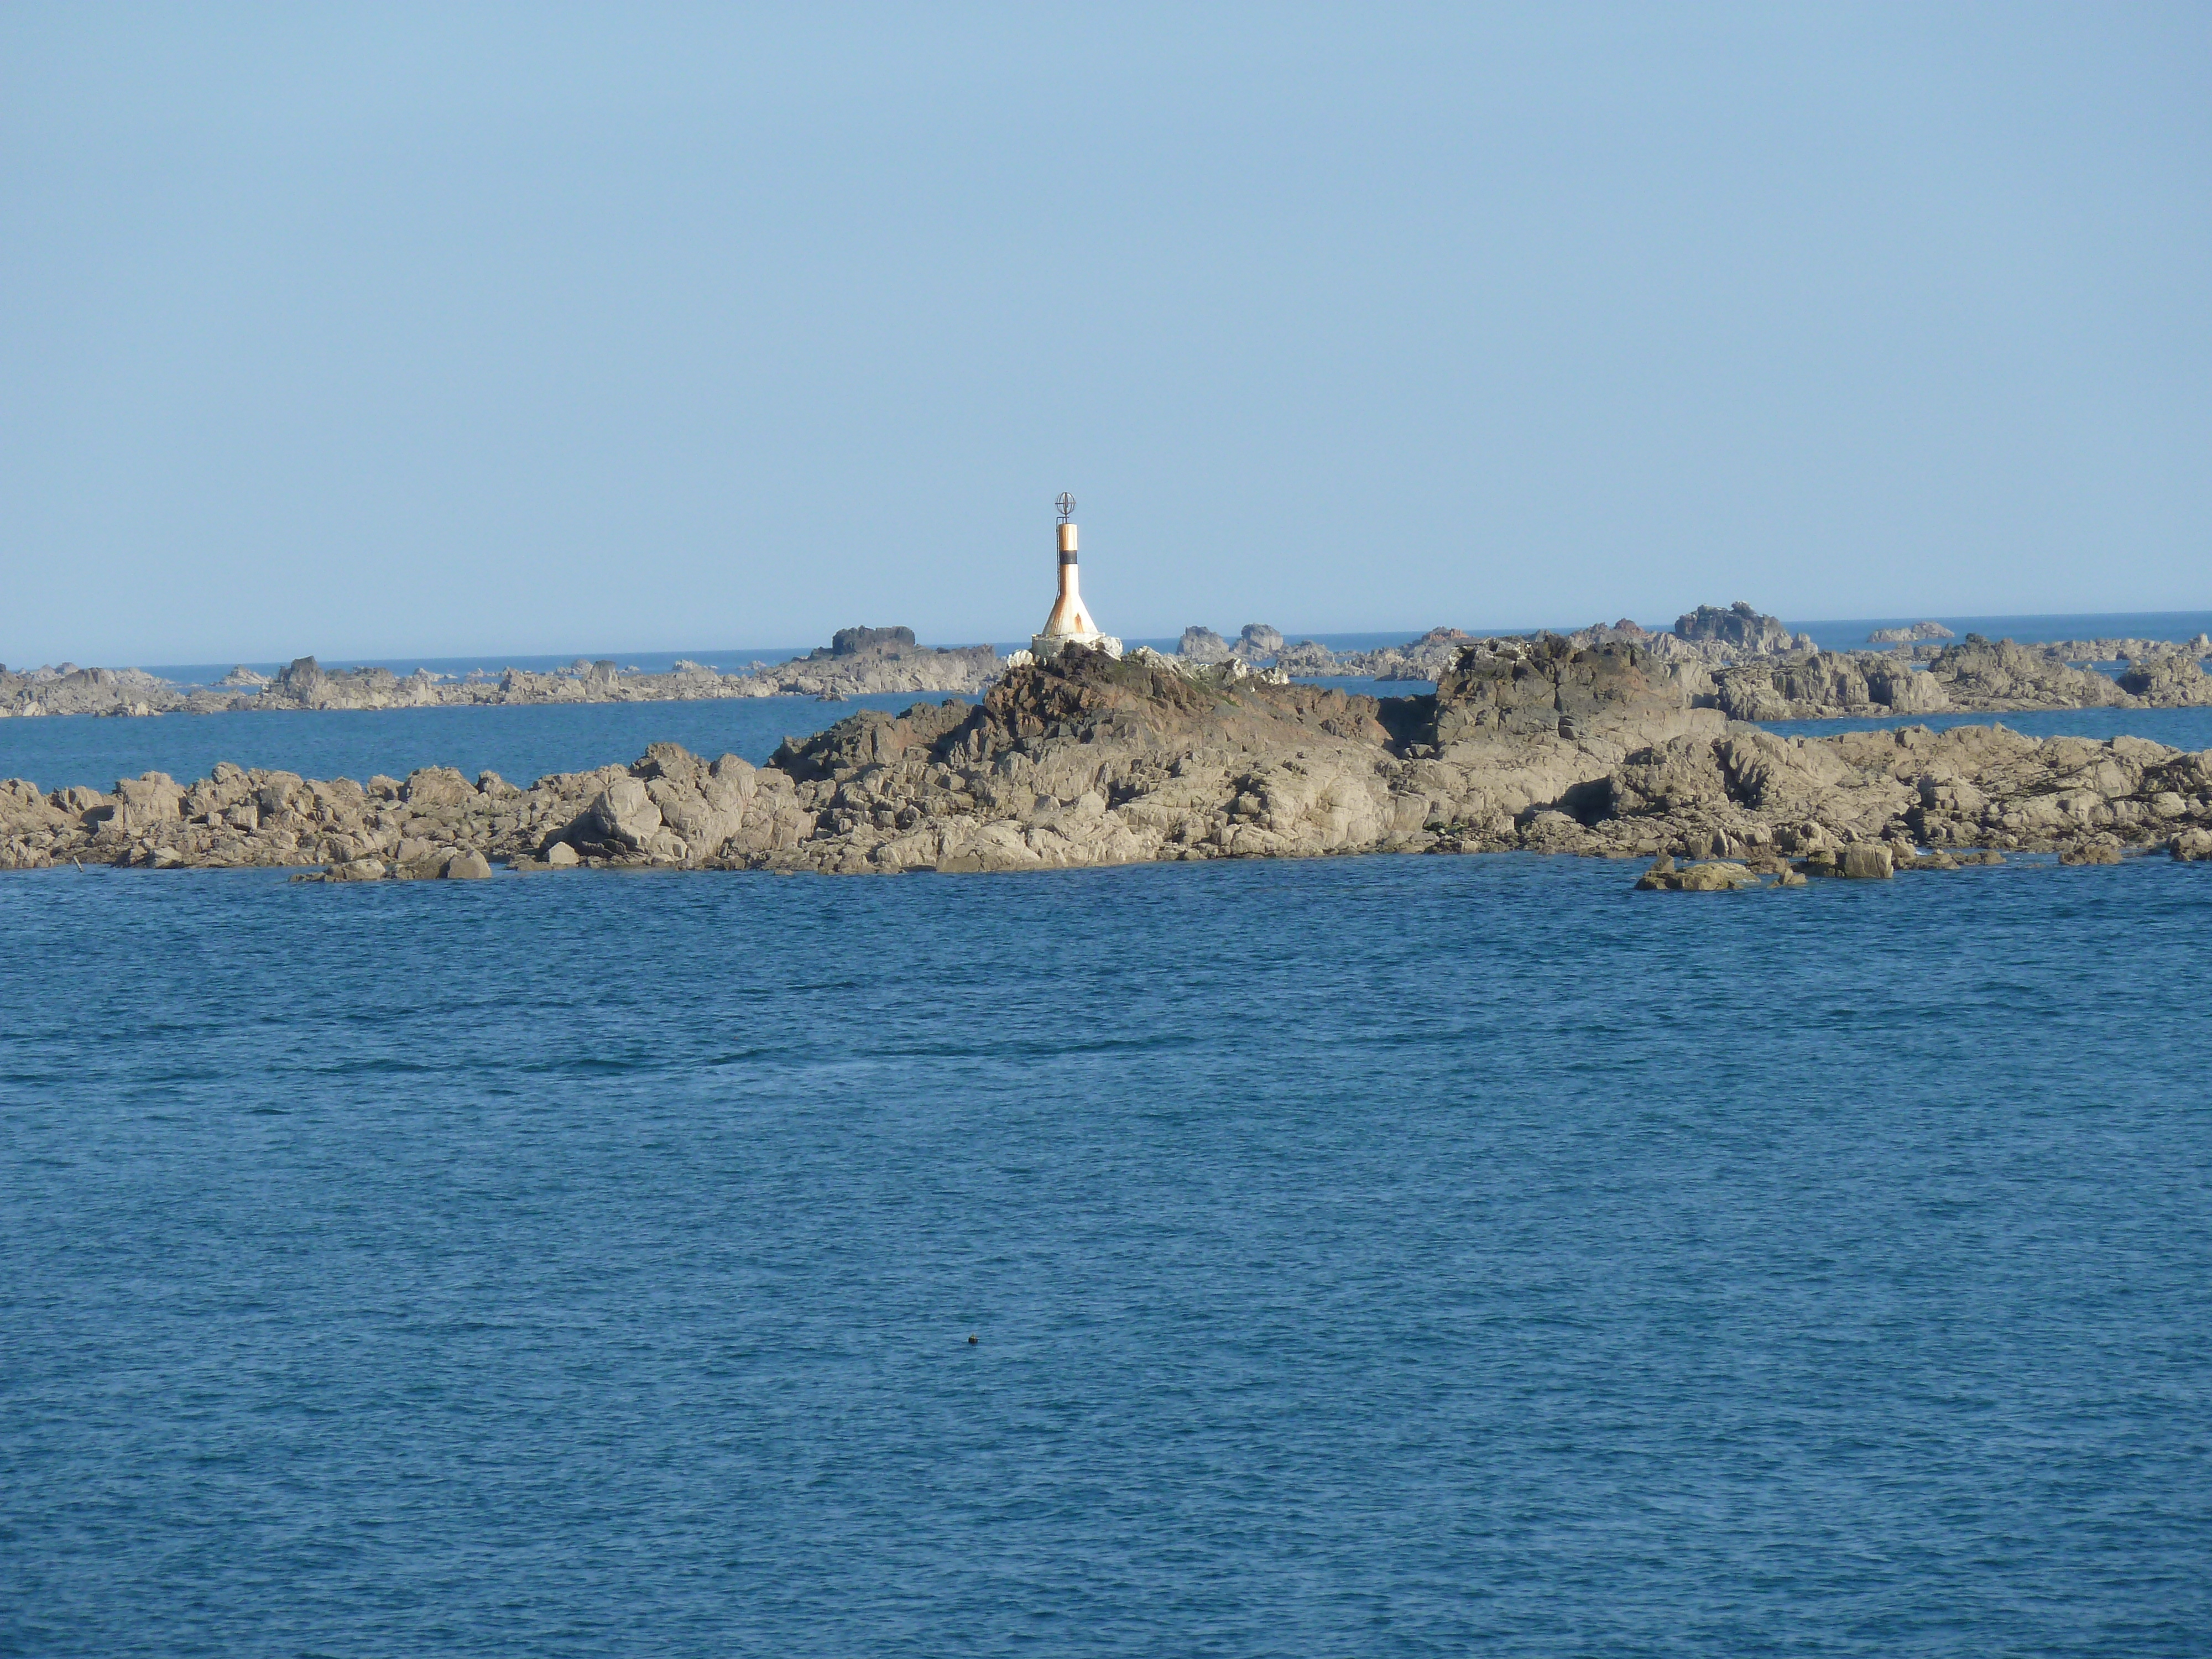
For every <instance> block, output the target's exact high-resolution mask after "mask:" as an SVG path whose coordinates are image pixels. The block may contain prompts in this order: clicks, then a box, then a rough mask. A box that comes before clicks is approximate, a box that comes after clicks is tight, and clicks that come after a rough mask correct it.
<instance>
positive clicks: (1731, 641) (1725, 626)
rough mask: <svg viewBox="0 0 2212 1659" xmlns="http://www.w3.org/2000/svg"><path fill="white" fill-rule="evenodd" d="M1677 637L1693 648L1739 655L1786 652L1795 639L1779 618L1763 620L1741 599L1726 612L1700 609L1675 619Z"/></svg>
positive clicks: (1705, 608) (1703, 607) (1715, 606)
mask: <svg viewBox="0 0 2212 1659" xmlns="http://www.w3.org/2000/svg"><path fill="white" fill-rule="evenodd" d="M1674 632H1675V634H1676V635H1678V636H1679V637H1680V638H1682V639H1685V640H1688V641H1691V642H1692V643H1693V644H1705V643H1707V642H1710V643H1712V644H1715V645H1726V646H1732V647H1735V649H1737V650H1739V651H1787V650H1789V649H1790V647H1792V646H1793V645H1795V644H1796V635H1793V634H1791V633H1790V629H1789V627H1788V626H1787V624H1785V623H1784V622H1783V621H1782V619H1781V618H1780V617H1765V616H1761V615H1760V614H1759V612H1758V611H1754V610H1753V609H1752V608H1751V606H1750V605H1748V604H1747V603H1746V602H1745V601H1743V600H1741V599H1738V600H1737V601H1736V602H1735V604H1734V605H1730V606H1729V608H1728V609H1727V610H1725V611H1723V610H1722V609H1721V608H1720V607H1719V606H1718V605H1699V607H1698V608H1697V609H1696V610H1695V611H1686V612H1685V613H1684V614H1683V615H1681V616H1680V617H1676V618H1675V619H1674Z"/></svg>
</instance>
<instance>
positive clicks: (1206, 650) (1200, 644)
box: [1176, 628, 1229, 662]
mask: <svg viewBox="0 0 2212 1659" xmlns="http://www.w3.org/2000/svg"><path fill="white" fill-rule="evenodd" d="M1176 655H1177V656H1182V657H1188V658H1189V659H1191V660H1192V661H1193V662H1227V661H1228V660H1229V641H1226V640H1225V639H1223V638H1222V637H1221V635H1218V634H1217V633H1215V632H1214V631H1213V630H1212V629H1210V628H1186V629H1183V630H1182V640H1181V641H1180V642H1178V643H1177V645H1176Z"/></svg>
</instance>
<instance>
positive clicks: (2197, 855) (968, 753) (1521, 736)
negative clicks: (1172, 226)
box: [0, 635, 2212, 890]
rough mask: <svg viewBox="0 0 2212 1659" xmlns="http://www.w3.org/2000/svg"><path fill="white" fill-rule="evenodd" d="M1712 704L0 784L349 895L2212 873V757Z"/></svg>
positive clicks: (1050, 726)
mask: <svg viewBox="0 0 2212 1659" xmlns="http://www.w3.org/2000/svg"><path fill="white" fill-rule="evenodd" d="M1695 679H1696V675H1695V672H1694V665H1690V664H1686V663H1684V662H1681V661H1678V660H1671V659H1668V657H1666V656H1665V655H1663V654H1662V653H1654V652H1652V651H1650V650H1647V649H1645V648H1644V647H1640V646H1637V645H1634V644H1624V643H1617V642H1616V643H1608V644H1602V645H1583V646H1577V644H1575V643H1574V642H1573V641H1571V640H1569V639H1565V638H1563V637H1559V636H1556V635H1551V636H1539V637H1537V638H1535V639H1533V640H1525V641H1518V642H1517V643H1516V645H1515V646H1514V647H1511V648H1507V649H1501V648H1493V647H1492V644H1491V643H1490V642H1480V643H1478V644H1476V645H1472V646H1468V647H1462V649H1461V651H1460V653H1459V654H1458V657H1457V659H1456V660H1455V664H1454V665H1453V666H1452V667H1451V668H1450V669H1449V670H1448V671H1445V672H1444V673H1443V675H1442V676H1441V677H1440V678H1439V681H1438V684H1437V690H1436V692H1435V693H1434V694H1433V695H1431V696H1413V697H1392V698H1375V697H1369V696H1351V695H1347V694H1346V693H1345V692H1342V691H1339V690H1330V689H1327V688H1323V687H1317V686H1311V685H1304V684H1289V683H1285V681H1284V679H1283V677H1282V676H1280V675H1279V674H1273V673H1270V674H1255V673H1253V672H1252V671H1250V670H1249V667H1247V665H1244V664H1243V663H1242V662H1238V661H1232V662H1230V663H1226V664H1220V665H1203V664H1196V663H1192V662H1189V661H1187V660H1184V659H1180V658H1176V657H1166V656H1162V655H1159V654H1158V653H1133V654H1132V655H1131V656H1130V657H1129V658H1127V659H1121V660H1116V659H1113V658H1111V657H1109V656H1108V655H1106V654H1104V653H1098V652H1090V651H1083V650H1076V651H1071V652H1069V653H1066V655H1064V656H1063V657H1061V658H1060V659H1057V660H1056V661H1054V662H1052V663H1049V664H1045V665H1025V666H1020V667H1017V668H1014V669H1012V670H1009V671H1007V672H1006V673H1005V674H1004V675H1003V676H1002V677H1001V678H1000V679H999V681H998V682H997V683H996V684H994V685H993V687H992V688H991V689H990V690H989V691H988V692H987V694H986V695H985V696H984V697H983V698H982V699H981V702H974V703H971V702H964V701H959V700H947V701H945V702H937V703H930V702H923V703H918V704H916V705H915V707H913V708H909V709H908V710H907V711H906V712H905V713H903V714H897V715H891V714H881V713H878V712H875V711H872V710H867V711H862V712H860V713H858V714H854V715H853V716H852V717H851V718H849V719H848V720H843V721H841V722H840V723H838V724H837V725H836V726H832V727H830V728H829V730H827V731H825V732H821V733H818V734H817V735H816V736H814V737H812V738H807V739H805V741H803V742H791V743H787V744H785V745H784V746H783V747H782V748H781V749H780V750H778V751H777V752H776V754H775V756H774V757H773V758H772V759H771V760H770V761H769V763H768V764H767V765H765V766H760V767H755V766H752V765H750V764H749V763H746V762H745V761H744V760H742V759H740V758H738V757H736V756H733V755H725V756H723V757H720V759H718V760H714V761H712V762H708V761H707V760H704V759H702V758H701V757H696V756H693V755H690V754H689V753H687V752H686V751H684V750H682V749H681V748H678V746H676V745H674V744H655V745H653V747H652V748H650V749H648V750H647V752H646V754H645V755H644V756H643V757H641V758H640V759H639V760H638V761H636V762H635V763H632V764H630V765H629V766H609V767H604V768H601V769H597V770H595V771H590V772H581V773H565V774H558V775H552V776H549V777H545V778H541V779H539V780H538V781H536V782H535V783H534V784H532V785H531V786H530V787H518V786H516V785H514V784H511V783H509V782H507V781H505V780H504V779H501V778H500V777H498V776H497V775H495V774H491V773H485V774H483V775H480V776H478V777H477V779H476V780H475V781H473V782H472V781H470V780H468V779H466V778H465V777H463V776H462V775H460V774H459V773H458V772H455V771H453V770H452V769H447V768H428V769H423V770H420V771H417V772H416V773H414V774H412V775H410V776H409V777H407V778H405V779H404V780H402V779H395V778H386V777H376V778H371V779H369V780H368V781H366V782H362V783H356V782H354V781H349V780H344V779H337V780H329V781H324V780H311V779H306V778H302V777H300V776H298V775H295V774H292V773H287V772H270V771H247V770H245V769H240V768H237V767H234V766H219V767H217V768H216V770H215V772H214V774H213V775H211V776H210V777H207V778H204V779H200V780H198V781H195V782H193V783H191V784H189V785H179V784H178V783H176V782H174V781H172V780H171V779H169V778H167V777H166V776H163V775H160V774H152V773H149V774H147V775H144V776H143V777H139V778H136V779H126V780H123V781H119V782H118V784H117V785H116V786H115V787H114V789H113V790H112V792H100V791H95V790H92V789H89V788H85V787H74V788H69V789H63V790H57V791H54V792H52V793H41V792H40V790H39V789H38V788H37V787H35V786H33V785H32V784H29V783H27V782H24V781H21V780H16V781H10V782H8V783H6V784H4V785H0V867H4V868H13V869H24V868H40V867H51V866H57V865H68V864H70V863H91V862H94V861H98V862H101V863H106V864H112V865H121V866H143V867H150V868H155V869H170V868H185V867H191V868H211V867H236V866H298V867H302V868H305V867H307V866H313V867H314V868H316V869H318V870H319V871H320V872H324V873H325V874H326V875H327V877H328V878H331V879H337V880H360V879H380V878H419V877H424V876H443V877H448V878H466V877H469V876H481V875H487V874H489V872H490V870H491V866H492V865H493V864H494V863H504V864H507V865H508V866H512V867H513V868H515V869H518V870H524V871H540V870H547V869H552V868H557V867H561V866H579V865H581V866H599V867H638V868H651V867H663V868H671V869H767V870H784V871H816V872H831V873H863V872H901V871H919V870H934V871H941V872H969V871H1002V870H1019V869H1042V868H1066V867H1074V866H1093V865H1106V864H1121V863H1131V862H1139V861H1148V860H1207V859H1216V858H1255V857H1257V858H1278V857H1280V858H1296V857H1309V856H1316V855H1322V854H1349V853H1368V852H1402V853H1474V852H1491V851H1507V850H1517V851H1531V852H1545V853H1571V854H1588V855H1595V856H1604V857H1621V858H1631V857H1640V858H1644V859H1648V860H1652V861H1653V868H1652V870H1651V871H1650V873H1649V874H1648V875H1647V876H1646V878H1645V884H1647V885H1653V886H1680V887H1688V888H1691V889H1692V890H1696V889H1699V888H1700V887H1711V886H1716V885H1717V886H1729V885H1738V884H1742V883H1743V882H1746V881H1755V880H1757V879H1759V878H1760V877H1762V876H1765V877H1767V878H1774V879H1784V880H1788V879H1796V878H1803V877H1807V876H1815V875H1823V874H1837V875H1842V876H1886V875H1888V874H1889V873H1891V872H1893V871H1896V870H1899V869H1910V870H1926V869H1944V868H1955V867H1957V866H1958V865H1959V864H1960V862H1962V861H1964V860H1966V859H1968V858H1970V857H1972V858H1975V859H1981V858H1986V857H1988V856H1989V855H1991V854H1996V855H1998V856H2002V854H2005V853H2010V852H2039V853H2056V854H2060V855H2061V856H2062V857H2063V858H2064V859H2066V860H2068V861H2069V862H2075V863H2112V862H2118V860H2121V859H2122V858H2123V857H2124V856H2127V855H2129V854H2139V853H2148V852H2153V851H2161V850H2162V851H2166V852H2169V853H2171V854H2173V855H2174V856H2176V857H2179V858H2181V859H2185V860H2198V859H2204V858H2208V857H2212V751H2207V752H2205V753H2203V754H2194V753H2188V752H2185V751H2182V750H2173V749H2169V748H2166V747H2164V746H2162V745H2160V744H2154V743H2149V742H2146V741H2144V740H2142V739H2140V738H2126V737H2123V738H2112V739H2111V740H2109V741H2106V742H2102V743H2099V742H2092V741H2089V740H2087V739H2081V738H2049V739H2045V740H2041V741H2038V740H2036V739H2034V738H2027V737H2025V736H2022V735H2021V734H2020V733H2017V732H2009V731H2007V730H2005V729H2004V728H2003V727H2002V726H1960V727H1956V728H1954V729H1953V730H1950V731H1948V732H1942V733H1940V734H1939V733H1936V732H1931V731H1929V730H1928V729H1927V728H1926V727H1924V726H1911V727H1906V728H1905V729H1903V730H1899V731H1881V732H1857V733H1850V734H1845V735H1843V736H1838V737H1832V738H1817V739H1812V738H1784V737H1780V736H1777V735H1775V734H1773V733H1771V732H1763V731H1760V730H1758V729H1756V728H1754V727H1751V726H1746V725H1744V724H1742V723H1741V722H1737V721H1732V720H1729V717H1728V716H1727V715H1726V714H1724V713H1723V711H1721V710H1719V709H1717V708H1704V707H1699V706H1698V701H1697V693H1696V692H1695V690H1694V689H1693V688H1694V684H1695ZM1678 861H1686V862H1687V863H1688V864H1689V865H1690V866H1691V867H1690V868H1689V869H1685V868H1683V867H1682V863H1680V862H1678ZM1700 872H1702V873H1700Z"/></svg>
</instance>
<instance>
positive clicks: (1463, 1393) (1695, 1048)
mask: <svg viewBox="0 0 2212 1659" xmlns="http://www.w3.org/2000/svg"><path fill="white" fill-rule="evenodd" d="M562 712H568V711H562ZM295 718H296V719H301V720H305V719H308V718H311V717H307V716H297V717H294V716H272V717H270V718H269V720H268V721H267V724H268V725H269V726H270V727H271V728H277V727H281V726H283V725H284V724H285V723H286V722H287V721H289V720H292V719H295ZM347 718H354V717H347ZM408 718H413V719H420V718H422V716H420V715H410V716H409V717H408ZM85 724H91V723H85ZM116 724H121V723H120V722H118V723H116ZM148 724H149V723H147V722H143V721H140V722H135V723H133V727H134V729H137V730H143V729H144V728H145V726H147V725H148ZM708 746H711V745H708ZM1634 874H1635V870H1634V868H1633V866H1629V865H1626V864H1622V863H1613V862H1606V861H1601V860H1577V859H1547V858H1540V857H1533V856H1522V855H1510V856H1498V857H1450V858H1419V857H1399V858H1389V857H1383V858H1354V859H1340V860H1313V861H1305V862H1278V863H1257V862H1255V863H1235V864H1226V863H1225V864H1215V865H1208V866H1146V867H1135V868H1124V869H1112V870H1100V871H1089V872H1061V873H1054V874H1044V875H1035V876H1011V877H1006V876H981V877H933V876H910V877H903V878H873V879H839V878H778V877H773V876H767V875H746V874H689V875H682V874H676V875H635V876H618V875H613V874H609V873H600V872H575V873H569V874H552V875H543V876H537V877H529V878H523V877H508V876H502V877H500V878H495V879H494V880H491V881H486V882H477V883H445V882H440V883H407V884H369V885H355V886H327V887H325V886H303V885H294V884H289V883H288V882H287V881H286V880H285V879H284V878H283V874H282V873H281V872H168V873H161V874H155V873H152V872H122V871H95V872H89V873H83V874H80V873H78V872H75V871H64V872H33V873H22V874H15V875H7V876H0V939H5V940H6V957H5V960H6V964H7V965H6V969H5V972H4V973H0V1651H5V1652H8V1653H20V1654H27V1655H30V1654H35V1655H41V1656H45V1655H88V1656H89V1655H100V1656H111V1655H128V1654H148V1655H164V1656H188V1655H209V1656H218V1655H219V1656H225V1659H236V1656H249V1655H271V1656H275V1655H284V1656H295V1655H325V1656H363V1659H367V1656H392V1655H425V1656H429V1655H435V1656H453V1655H514V1656H547V1655H578V1656H583V1655H592V1656H603V1655H615V1656H629V1655H637V1656H647V1655H650V1656H667V1655H682V1656H689V1655H702V1656H703V1655H717V1656H720V1655H733V1654H736V1655H752V1654H760V1655H778V1656H784V1655H825V1656H826V1655H840V1656H842V1655H853V1654H871V1655H873V1654H887V1655H896V1654H914V1655H930V1656H937V1655H944V1654H948V1653H961V1654H1051V1655H1059V1654H1069V1655H1095V1654H1115V1655H1146V1656H1151V1655H1184V1654H1192V1655H1203V1654H1223V1655H1232V1654H1233V1655H1246V1654H1288V1655H1400V1654H1404V1655H1444V1654H1451V1655H1457V1654H1465V1653H1469V1652H1504V1653H1519V1654H1546V1655H1561V1656H1568V1655H1573V1656H1585V1655H1613V1654H1621V1655H1627V1654H1654V1653H1661V1654H1685V1655H1715V1656H1722V1655H1726V1656H1738V1655H1747V1654H1865V1655H1883V1656H1893V1655H1900V1654H1905V1655H1922V1654H1930V1655H1932V1654H1941V1655H1958V1656H1975V1659H1981V1656H1990V1655H2009V1654H2112V1655H2130V1656H2140V1655H2162V1654H2175V1655H2179V1654H2195V1653H2202V1652H2204V1651H2205V1650H2207V1647H2208V1645H2212V1635H2208V1632H2212V1573H2208V1571H2207V1563H2208V1561H2212V1106H2208V1103H2207V1100H2206V1097H2205V1091H2204V1084H2203V1056H2204V1054H2205V1053H2206V1052H2207V1047H2208V1042H2209V1041H2212V967H2209V966H2208V963H2212V953H2208V951H2207V950H2206V945H2205V941H2206V939H2207V937H2208V933H2207V929H2208V923H2212V866H2184V865H2178V864H2175V863H2172V862H2171V861H2169V860H2138V861H2133V862H2130V863H2128V864H2125V865H2123V866H2119V867H2117V868H2088V869H2063V868H2059V867H2057V866H2055V865H2054V864H2051V863H2050V862H2048V861H2045V860H2013V861H2012V862H2010V863H2008V864H2006V865H2004V866H1999V867H1994V868H1987V869H1969V870H1966V871H1961V872H1957V873H1954V874H1948V875H1942V876H1933V875H1921V876H1911V877H1906V878H1900V879H1899V880H1897V881H1894V882H1889V883H1839V882H1827V883H1816V884H1814V885H1813V886H1811V887H1809V888H1805V889H1802V890H1766V891H1762V892H1753V893H1746V894H1737V895H1701V896H1691V895H1668V894H1659V895H1638V894H1633V893H1632V892H1631V891H1630V890H1629V889H1630V884H1631V882H1632V879H1633V877H1634ZM971 1339H972V1340H971Z"/></svg>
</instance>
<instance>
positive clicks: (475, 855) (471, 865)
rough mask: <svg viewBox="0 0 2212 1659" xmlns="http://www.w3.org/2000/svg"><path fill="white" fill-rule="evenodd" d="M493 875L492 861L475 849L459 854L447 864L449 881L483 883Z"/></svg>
mask: <svg viewBox="0 0 2212 1659" xmlns="http://www.w3.org/2000/svg"><path fill="white" fill-rule="evenodd" d="M490 874H491V861H490V860H489V859H487V858H485V857H484V855H483V854H482V853H479V852H477V850H476V849H475V848H470V849H469V850H468V851H467V852H465V853H457V854H454V855H453V858H451V859H449V860H447V863H446V879H447V881H482V880H483V879H485V878H487V877H489V875H490Z"/></svg>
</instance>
